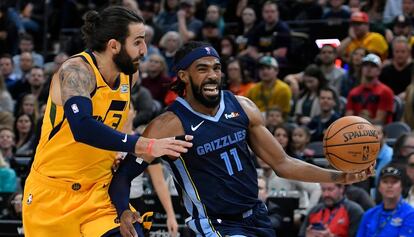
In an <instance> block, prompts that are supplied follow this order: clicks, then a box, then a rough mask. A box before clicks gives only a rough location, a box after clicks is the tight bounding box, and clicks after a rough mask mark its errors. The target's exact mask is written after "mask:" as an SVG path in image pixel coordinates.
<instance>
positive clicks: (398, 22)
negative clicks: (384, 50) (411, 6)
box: [385, 0, 414, 48]
mask: <svg viewBox="0 0 414 237" xmlns="http://www.w3.org/2000/svg"><path fill="white" fill-rule="evenodd" d="M410 1H412V0H410ZM398 36H405V37H406V38H407V41H408V43H409V44H410V48H412V46H413V44H414V37H413V22H412V21H411V19H410V18H409V17H407V16H404V15H399V16H397V17H395V19H394V21H393V23H392V25H391V26H390V29H386V30H385V37H386V39H387V42H388V43H389V44H391V43H392V41H393V40H394V39H395V38H396V37H398Z"/></svg>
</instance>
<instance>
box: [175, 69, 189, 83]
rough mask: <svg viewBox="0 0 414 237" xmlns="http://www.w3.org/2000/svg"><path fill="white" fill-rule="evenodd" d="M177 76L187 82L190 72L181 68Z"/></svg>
mask: <svg viewBox="0 0 414 237" xmlns="http://www.w3.org/2000/svg"><path fill="white" fill-rule="evenodd" d="M177 76H178V77H179V78H180V79H181V81H183V82H184V83H186V84H187V82H188V73H187V72H186V71H184V70H180V71H178V72H177Z"/></svg>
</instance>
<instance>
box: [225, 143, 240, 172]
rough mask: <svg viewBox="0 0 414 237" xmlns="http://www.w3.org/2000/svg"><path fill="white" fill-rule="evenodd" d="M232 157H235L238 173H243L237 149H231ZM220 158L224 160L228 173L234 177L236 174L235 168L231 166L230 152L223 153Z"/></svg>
mask: <svg viewBox="0 0 414 237" xmlns="http://www.w3.org/2000/svg"><path fill="white" fill-rule="evenodd" d="M230 156H231V157H233V159H234V161H235V162H236V166H237V171H242V170H243V167H242V164H241V162H240V158H239V154H237V148H232V149H230ZM220 158H221V159H222V160H224V163H225V164H226V168H227V172H228V173H229V175H233V174H234V172H233V167H232V165H231V161H230V157H229V152H227V151H226V152H223V153H221V154H220Z"/></svg>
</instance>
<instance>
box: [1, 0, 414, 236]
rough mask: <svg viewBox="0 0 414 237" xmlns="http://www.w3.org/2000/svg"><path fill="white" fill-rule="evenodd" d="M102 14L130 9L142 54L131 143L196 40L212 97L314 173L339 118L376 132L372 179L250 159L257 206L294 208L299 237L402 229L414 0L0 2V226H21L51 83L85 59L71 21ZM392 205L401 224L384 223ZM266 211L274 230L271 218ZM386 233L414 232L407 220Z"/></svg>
mask: <svg viewBox="0 0 414 237" xmlns="http://www.w3.org/2000/svg"><path fill="white" fill-rule="evenodd" d="M113 4H117V5H123V6H126V7H128V8H130V9H132V10H133V11H136V12H137V13H139V14H140V15H141V16H142V17H143V18H144V20H145V24H146V35H145V41H146V43H147V46H148V54H147V55H146V56H145V58H144V59H143V63H141V64H140V80H139V81H138V83H137V85H136V86H135V87H134V88H133V90H132V92H131V96H132V102H133V107H134V108H135V110H136V113H135V115H134V117H133V122H132V123H133V130H134V131H135V132H137V133H140V132H142V130H143V128H145V125H146V124H147V123H148V122H149V121H151V119H153V118H154V117H155V116H157V115H158V114H160V113H162V112H163V111H164V109H165V108H166V106H168V105H169V104H170V103H171V102H172V101H174V99H175V98H176V97H177V95H176V94H174V92H172V91H171V90H170V88H169V86H170V84H171V83H173V82H174V81H175V80H177V78H176V74H175V71H174V68H173V58H174V55H175V53H176V51H177V50H178V48H180V46H181V45H182V44H183V43H186V42H188V41H191V40H200V41H206V42H209V43H210V44H211V45H212V46H213V47H214V48H215V49H217V51H218V52H219V54H220V56H221V63H222V72H223V74H222V75H223V77H222V82H223V83H222V84H223V85H222V88H223V89H227V90H230V91H232V92H233V93H234V94H236V95H241V96H246V97H248V98H250V99H251V100H252V101H253V102H254V103H256V105H257V106H258V107H259V109H260V110H261V112H262V113H263V118H264V119H265V121H266V125H267V127H268V129H269V131H270V132H271V133H272V134H273V135H274V137H275V138H276V139H277V140H278V141H279V142H280V144H281V145H282V147H283V148H284V149H285V151H286V153H287V154H289V155H290V156H292V157H294V158H296V159H301V160H305V161H307V162H310V163H314V164H317V165H320V166H324V167H327V165H328V163H327V162H326V160H324V159H323V152H322V142H321V141H322V138H323V134H324V132H325V130H326V128H328V126H329V125H330V124H331V123H332V122H333V121H335V120H336V119H338V118H340V117H342V116H345V115H357V116H360V117H363V118H366V119H368V120H369V121H370V122H372V123H373V124H374V125H375V126H376V128H377V129H378V131H379V134H380V140H381V150H380V153H379V155H378V158H377V162H376V165H375V169H376V172H377V173H376V175H375V176H374V177H372V178H370V179H369V180H367V181H364V182H362V183H358V184H355V185H351V186H343V185H335V184H316V183H315V184H305V183H301V182H296V181H290V180H284V179H282V178H279V177H277V175H276V174H274V172H273V171H272V170H271V169H270V168H269V167H268V166H267V165H266V164H265V163H263V162H261V160H260V159H258V162H257V167H258V170H259V174H260V178H259V188H260V185H261V184H263V185H264V186H263V187H262V188H263V193H259V195H262V197H263V200H267V199H268V197H279V196H280V195H282V196H289V194H292V195H294V196H297V197H298V198H299V205H298V207H297V210H295V212H294V213H295V215H294V220H293V222H294V223H293V225H294V227H293V230H296V231H297V232H298V233H299V236H356V235H358V236H371V235H370V234H369V233H371V232H372V231H374V232H375V230H372V229H370V228H372V225H370V224H369V222H370V221H375V220H377V221H378V223H379V222H381V221H382V218H385V219H384V223H385V224H384V226H382V229H381V231H385V232H386V233H387V235H384V236H394V235H392V234H390V235H388V234H389V233H394V232H393V231H395V228H394V229H393V228H391V227H389V226H388V224H387V223H389V222H390V223H391V222H392V221H393V220H394V219H395V218H397V217H395V215H397V214H401V213H403V212H404V213H405V214H406V215H408V216H409V215H411V217H412V218H411V219H414V216H413V215H412V213H414V211H411V209H410V208H411V207H409V205H408V206H407V207H406V206H405V204H407V203H410V204H411V205H414V188H413V187H412V186H411V185H412V183H413V182H414V135H413V133H412V129H413V128H414V112H413V111H414V80H412V79H413V78H414V67H413V61H412V56H413V52H414V51H413V47H412V46H413V44H414V34H413V27H414V0H349V1H346V0H278V1H266V0H255V1H253V0H220V1H218V0H109V1H98V0H61V1H57V0H49V1H43V0H32V1H28V0H17V1H9V0H3V1H1V2H0V150H1V153H0V193H14V194H13V195H12V196H10V200H9V206H10V208H9V210H4V211H2V212H1V213H0V216H1V217H2V218H8V219H10V218H11V219H14V218H17V219H19V218H21V206H20V208H19V206H18V205H21V190H22V187H23V185H24V179H25V177H26V175H27V171H28V169H29V165H30V157H32V156H33V153H34V151H35V148H36V144H37V141H38V139H39V136H40V134H39V133H40V127H41V123H42V120H43V114H44V110H45V104H46V102H47V100H48V89H49V85H50V79H51V76H52V75H53V73H55V72H56V71H57V70H58V69H59V66H60V65H61V64H62V63H63V62H64V61H65V60H66V59H68V57H70V56H71V55H74V54H76V53H78V52H81V51H82V50H84V44H83V41H82V37H81V34H80V27H81V25H82V24H83V20H82V16H83V14H84V13H85V12H86V11H88V10H97V11H99V10H100V9H102V8H104V7H106V6H109V5H113ZM25 157H26V158H27V157H29V159H27V160H25V159H23V158H25ZM22 161H28V162H22ZM171 186H172V189H173V184H172V185H171ZM261 190H262V189H261ZM390 190H391V191H392V192H391V191H390ZM172 193H174V192H172ZM392 193H394V194H392ZM393 195H397V196H393ZM394 199H397V200H398V203H397V204H398V208H405V209H404V211H401V213H400V212H398V213H397V214H396V213H393V212H391V213H388V212H387V208H386V207H385V206H386V203H388V202H389V200H394ZM403 200H406V201H403ZM19 201H20V202H19ZM381 203H382V204H381ZM376 204H379V206H375V205H376ZM16 205H17V206H16ZM268 206H269V214H270V215H273V216H272V223H274V226H275V229H277V230H278V231H279V233H282V232H283V230H281V229H283V228H281V226H282V225H283V220H282V219H283V218H282V217H281V212H280V208H281V207H280V206H278V205H277V204H275V203H274V204H272V203H269V204H268ZM378 208H379V209H380V210H379V209H378ZM381 208H382V209H381ZM395 208H396V207H394V209H395ZM365 211H366V212H365ZM19 212H20V213H19ZM364 212H365V214H364ZM382 212H384V213H388V215H391V217H390V218H388V219H387V216H385V217H382V215H383V214H381V213H382ZM378 213H380V214H378ZM372 215H374V216H375V215H378V216H379V217H378V218H377V217H375V218H377V219H375V218H373V217H372ZM384 215H385V214H384ZM341 218H342V219H341ZM398 218H400V219H402V220H405V219H404V218H408V217H406V216H403V214H401V216H398ZM374 219H375V220H374ZM341 220H342V221H343V222H341ZM361 220H362V221H361ZM378 223H377V224H378ZM381 223H382V222H381ZM391 224H393V223H391ZM397 224H398V225H396V224H395V223H394V224H393V225H392V226H394V227H395V226H400V227H401V226H402V227H401V228H403V227H404V226H410V225H411V227H410V228H411V230H413V231H414V229H413V228H414V227H413V226H414V225H413V224H412V223H408V222H407V223H406V222H404V221H403V222H401V223H397ZM407 228H408V227H407ZM388 231H389V232H388ZM407 231H408V230H407ZM385 232H384V233H385ZM413 233H414V232H413ZM413 235H414V234H413ZM282 236H283V233H282ZM378 236H380V235H378ZM395 236H396V235H395ZM407 236H410V235H407ZM411 236H412V235H411Z"/></svg>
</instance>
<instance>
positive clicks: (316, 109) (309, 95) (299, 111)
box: [295, 64, 327, 125]
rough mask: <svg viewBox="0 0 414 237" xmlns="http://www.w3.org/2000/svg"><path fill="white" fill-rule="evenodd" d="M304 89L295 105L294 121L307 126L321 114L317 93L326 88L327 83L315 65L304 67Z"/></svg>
mask: <svg viewBox="0 0 414 237" xmlns="http://www.w3.org/2000/svg"><path fill="white" fill-rule="evenodd" d="M302 80H303V83H304V87H303V90H302V91H301V93H300V96H299V98H298V100H297V101H296V105H295V117H296V121H297V123H298V124H300V125H306V124H308V123H309V122H310V121H311V119H312V117H315V116H316V115H319V114H320V113H321V108H320V106H319V98H318V96H319V91H320V89H321V88H323V87H326V84H327V81H326V78H325V76H324V74H323V72H322V70H321V69H320V68H319V67H318V66H317V65H315V64H311V65H309V66H307V67H306V69H305V71H304V72H303V77H302Z"/></svg>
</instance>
